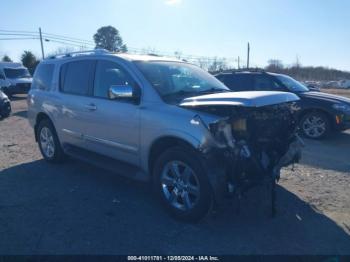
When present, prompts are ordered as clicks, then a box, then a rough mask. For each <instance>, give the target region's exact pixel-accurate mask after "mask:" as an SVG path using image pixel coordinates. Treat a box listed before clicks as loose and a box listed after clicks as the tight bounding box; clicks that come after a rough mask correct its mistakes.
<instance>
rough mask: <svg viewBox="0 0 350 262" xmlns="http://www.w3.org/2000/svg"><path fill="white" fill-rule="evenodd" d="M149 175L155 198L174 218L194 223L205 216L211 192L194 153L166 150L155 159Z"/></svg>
mask: <svg viewBox="0 0 350 262" xmlns="http://www.w3.org/2000/svg"><path fill="white" fill-rule="evenodd" d="M176 166H177V167H176ZM176 170H177V172H175V171H176ZM175 173H177V174H178V175H176V174H175ZM153 175H154V188H155V191H156V193H157V195H158V197H159V198H160V200H161V202H162V203H163V204H164V206H165V207H166V209H167V210H168V211H169V212H170V214H171V215H173V216H174V217H175V218H177V219H180V220H183V221H186V222H198V221H199V220H201V219H202V218H204V217H205V216H206V215H207V214H208V213H209V211H210V209H211V207H212V204H213V190H212V188H211V186H210V183H209V179H208V176H207V174H206V172H205V168H204V166H203V164H202V161H201V159H200V158H199V156H198V155H197V153H196V152H194V150H192V149H190V148H187V147H173V148H170V149H168V150H166V151H165V152H164V153H163V154H162V155H160V157H159V158H158V159H157V160H156V163H155V166H154V172H153Z"/></svg>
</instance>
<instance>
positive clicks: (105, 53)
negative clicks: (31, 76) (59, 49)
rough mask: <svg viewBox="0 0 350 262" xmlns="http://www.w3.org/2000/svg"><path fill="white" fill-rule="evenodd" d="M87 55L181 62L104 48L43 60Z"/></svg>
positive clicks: (174, 59) (132, 59) (49, 59)
mask: <svg viewBox="0 0 350 262" xmlns="http://www.w3.org/2000/svg"><path fill="white" fill-rule="evenodd" d="M88 56H117V57H120V58H122V59H124V60H128V61H171V62H183V61H181V60H179V59H176V58H171V57H164V56H158V55H153V54H149V55H136V54H128V53H113V52H109V51H107V50H104V49H95V50H87V51H80V52H79V51H78V52H71V53H65V54H58V55H54V56H51V57H49V58H47V59H45V61H55V59H71V58H81V57H88Z"/></svg>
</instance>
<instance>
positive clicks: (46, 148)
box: [40, 127, 55, 158]
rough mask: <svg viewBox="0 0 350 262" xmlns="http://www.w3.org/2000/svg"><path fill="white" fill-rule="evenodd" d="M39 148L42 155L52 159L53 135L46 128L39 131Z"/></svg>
mask: <svg viewBox="0 0 350 262" xmlns="http://www.w3.org/2000/svg"><path fill="white" fill-rule="evenodd" d="M40 147H41V149H42V152H43V153H44V155H45V156H46V157H48V158H52V157H53V156H54V154H55V143H54V139H53V134H52V132H51V130H50V129H49V128H48V127H43V128H42V129H41V130H40Z"/></svg>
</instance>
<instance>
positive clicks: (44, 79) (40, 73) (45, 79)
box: [32, 64, 55, 90]
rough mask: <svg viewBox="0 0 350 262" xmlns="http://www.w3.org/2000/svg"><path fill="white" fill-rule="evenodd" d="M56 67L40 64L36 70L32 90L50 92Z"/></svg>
mask: <svg viewBox="0 0 350 262" xmlns="http://www.w3.org/2000/svg"><path fill="white" fill-rule="evenodd" d="M54 69H55V65H53V64H40V65H38V68H37V69H36V70H35V74H34V77H33V82H32V89H41V90H49V89H50V88H51V84H52V78H53V72H54Z"/></svg>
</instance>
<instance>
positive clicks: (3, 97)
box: [0, 90, 8, 99]
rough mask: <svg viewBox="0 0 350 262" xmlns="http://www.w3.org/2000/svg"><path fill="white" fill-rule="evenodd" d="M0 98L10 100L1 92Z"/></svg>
mask: <svg viewBox="0 0 350 262" xmlns="http://www.w3.org/2000/svg"><path fill="white" fill-rule="evenodd" d="M0 98H1V99H8V97H7V95H6V94H5V93H4V92H2V91H1V90H0Z"/></svg>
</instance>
